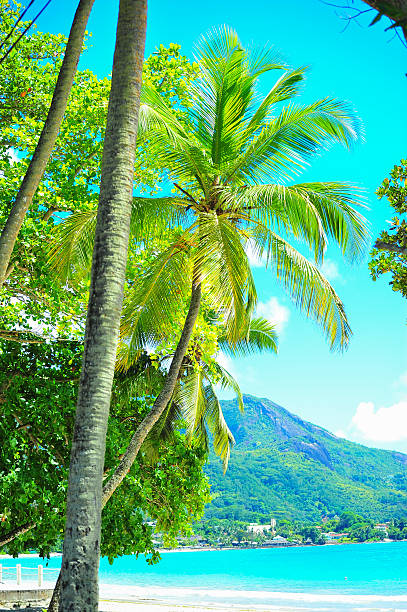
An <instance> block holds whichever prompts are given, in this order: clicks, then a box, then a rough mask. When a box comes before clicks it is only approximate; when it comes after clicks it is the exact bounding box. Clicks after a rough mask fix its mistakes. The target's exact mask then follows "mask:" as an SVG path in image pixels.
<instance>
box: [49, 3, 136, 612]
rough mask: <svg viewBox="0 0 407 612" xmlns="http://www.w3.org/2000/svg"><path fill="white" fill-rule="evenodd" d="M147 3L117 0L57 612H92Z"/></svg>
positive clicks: (96, 583)
mask: <svg viewBox="0 0 407 612" xmlns="http://www.w3.org/2000/svg"><path fill="white" fill-rule="evenodd" d="M146 17H147V0H120V7H119V19H118V24H117V33H116V47H115V53H114V60H113V74H112V87H111V93H110V98H109V108H108V114H107V124H106V136H105V142H104V148H103V159H102V179H101V185H100V197H99V207H98V216H97V223H96V232H95V245H94V250H93V263H92V277H91V287H90V296H89V306H88V314H87V320H86V331H85V347H84V356H83V363H82V372H81V380H80V383H79V391H78V403H77V412H76V418H75V428H74V435H73V443H72V451H71V464H70V473H69V484H68V498H67V511H66V514H67V517H66V526H65V538H64V550H63V557H62V568H61V571H62V576H61V601H60V604H59V609H60V611H61V612H68V611H69V612H96V611H97V610H98V603H99V602H98V568H99V554H100V515H101V501H102V477H103V464H104V454H105V443H106V429H107V420H108V415H109V405H110V396H111V389H112V381H113V374H114V366H115V360H116V349H117V343H118V332H119V324H120V314H121V308H122V301H123V287H124V280H125V269H126V262H127V247H128V239H129V227H130V214H131V203H132V197H133V179H134V158H135V148H136V137H137V123H138V112H139V105H140V90H141V78H142V67H143V58H144V45H145V34H146Z"/></svg>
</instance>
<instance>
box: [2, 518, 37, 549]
mask: <svg viewBox="0 0 407 612" xmlns="http://www.w3.org/2000/svg"><path fill="white" fill-rule="evenodd" d="M33 527H35V523H25V524H24V525H20V527H16V528H15V529H13V530H12V531H9V532H8V533H6V534H4V535H2V536H0V548H2V547H3V546H5V545H6V544H8V543H9V542H11V541H12V540H14V539H15V538H18V536H20V535H23V533H27V531H30V529H32V528H33Z"/></svg>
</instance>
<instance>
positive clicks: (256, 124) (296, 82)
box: [244, 67, 306, 142]
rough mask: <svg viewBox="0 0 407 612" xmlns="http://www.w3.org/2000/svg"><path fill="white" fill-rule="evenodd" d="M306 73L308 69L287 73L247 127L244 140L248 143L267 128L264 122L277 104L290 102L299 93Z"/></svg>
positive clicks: (273, 88)
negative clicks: (263, 128) (252, 137)
mask: <svg viewBox="0 0 407 612" xmlns="http://www.w3.org/2000/svg"><path fill="white" fill-rule="evenodd" d="M305 71H306V67H300V68H296V69H295V70H290V71H287V72H285V73H284V74H283V75H282V76H281V77H280V78H279V79H278V80H277V81H276V83H275V84H274V85H273V87H272V88H271V89H270V91H269V93H268V94H267V95H266V97H265V98H263V100H262V102H261V104H260V105H259V107H258V108H257V110H256V111H255V112H254V113H253V115H252V116H251V117H250V119H249V121H248V122H247V125H246V126H245V130H244V139H245V141H246V142H247V141H248V139H249V138H250V137H251V136H253V134H255V133H256V132H257V131H258V130H259V129H261V128H262V127H265V126H264V120H265V119H268V118H269V117H270V112H271V111H272V110H273V107H274V105H275V104H277V103H279V102H283V101H284V100H288V99H290V98H292V97H293V96H295V95H296V94H297V93H298V89H299V86H300V84H301V83H302V81H303V79H304V73H305Z"/></svg>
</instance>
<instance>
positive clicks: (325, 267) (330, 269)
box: [319, 259, 340, 281]
mask: <svg viewBox="0 0 407 612" xmlns="http://www.w3.org/2000/svg"><path fill="white" fill-rule="evenodd" d="M319 269H320V271H321V273H322V274H323V275H324V276H325V278H327V279H328V280H330V281H333V280H335V279H337V278H339V277H340V273H339V268H338V264H337V263H336V262H335V261H333V260H332V259H325V261H324V263H323V264H322V266H321V267H320V268H319Z"/></svg>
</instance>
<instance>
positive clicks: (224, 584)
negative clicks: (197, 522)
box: [2, 542, 407, 612]
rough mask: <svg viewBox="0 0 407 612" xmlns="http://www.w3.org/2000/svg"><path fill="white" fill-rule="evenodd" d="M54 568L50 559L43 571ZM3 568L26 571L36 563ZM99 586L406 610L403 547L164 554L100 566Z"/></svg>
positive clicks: (197, 597) (306, 605)
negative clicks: (157, 559) (153, 562)
mask: <svg viewBox="0 0 407 612" xmlns="http://www.w3.org/2000/svg"><path fill="white" fill-rule="evenodd" d="M60 561H61V559H60V557H52V558H51V559H50V560H49V561H48V567H58V566H59V565H60ZM6 562H7V565H15V564H16V563H21V564H22V565H23V567H30V566H36V565H37V564H38V563H39V560H38V558H34V557H30V558H24V559H19V560H15V559H7V560H5V559H4V560H2V563H3V564H4V565H6ZM100 582H101V583H102V585H103V587H102V589H101V593H102V596H105V595H106V596H110V597H112V598H120V597H121V598H124V597H126V598H127V599H129V600H131V599H136V598H139V597H142V598H143V599H153V600H157V601H165V602H167V603H171V602H174V603H175V602H177V603H191V602H194V603H199V604H201V605H203V606H204V605H212V606H214V605H219V604H222V605H223V606H226V607H230V608H233V607H235V606H237V607H240V606H242V607H243V606H244V607H245V608H246V609H248V608H251V609H258V610H267V609H274V610H303V609H307V610H320V611H324V610H330V611H332V610H337V611H340V610H380V611H382V612H383V611H387V610H407V542H394V543H386V544H348V545H343V546H310V547H295V548H287V549H277V548H272V549H263V550H261V549H257V550H222V551H205V550H204V551H193V552H171V553H163V554H162V560H161V561H160V563H159V564H158V565H155V566H149V565H148V564H147V563H146V562H145V559H144V557H142V556H140V557H139V558H138V559H136V558H135V557H133V556H125V557H121V558H119V559H117V560H116V561H115V562H114V564H113V565H111V566H110V565H109V564H108V562H107V560H106V559H103V560H102V561H101V567H100ZM109 585H110V586H109ZM113 585H120V588H119V589H117V588H116V587H114V586H113ZM123 587H125V588H123Z"/></svg>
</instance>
